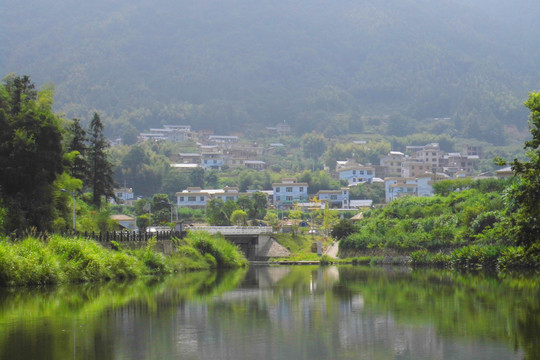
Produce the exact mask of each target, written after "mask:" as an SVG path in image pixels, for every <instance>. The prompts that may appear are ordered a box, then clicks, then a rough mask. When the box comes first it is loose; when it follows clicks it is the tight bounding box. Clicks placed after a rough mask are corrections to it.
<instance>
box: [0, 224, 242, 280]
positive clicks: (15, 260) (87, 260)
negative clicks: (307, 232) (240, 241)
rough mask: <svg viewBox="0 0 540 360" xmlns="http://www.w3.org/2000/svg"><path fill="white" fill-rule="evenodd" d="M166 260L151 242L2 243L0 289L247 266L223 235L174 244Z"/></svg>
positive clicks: (55, 239)
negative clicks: (133, 247) (137, 244)
mask: <svg viewBox="0 0 540 360" xmlns="http://www.w3.org/2000/svg"><path fill="white" fill-rule="evenodd" d="M176 243H177V244H176V247H177V251H176V252H174V253H173V254H171V255H169V256H165V255H163V254H162V253H160V252H157V251H155V250H154V246H155V242H153V241H149V243H148V246H146V247H145V248H142V249H137V250H131V249H123V248H121V247H120V246H119V245H118V244H117V243H115V244H113V245H114V246H113V249H107V248H105V247H103V246H101V245H100V244H98V243H96V242H95V241H91V240H87V239H83V238H65V237H62V236H59V235H52V236H50V237H47V238H40V239H38V238H36V237H31V236H29V237H27V238H25V239H22V240H20V241H15V242H13V241H10V240H8V239H7V238H3V239H0V286H29V285H45V284H60V283H78V282H94V281H109V280H127V279H134V278H139V277H144V276H161V275H166V274H171V273H176V272H182V271H193V270H206V269H213V268H234V267H243V266H247V260H246V258H245V257H244V255H243V254H242V252H241V251H240V250H239V249H238V248H237V247H236V246H234V245H232V244H230V243H229V242H227V241H226V240H225V239H224V238H222V237H219V236H212V235H210V234H207V233H202V232H197V233H192V234H189V235H188V236H187V237H186V238H185V239H183V240H179V239H178V240H177V241H176Z"/></svg>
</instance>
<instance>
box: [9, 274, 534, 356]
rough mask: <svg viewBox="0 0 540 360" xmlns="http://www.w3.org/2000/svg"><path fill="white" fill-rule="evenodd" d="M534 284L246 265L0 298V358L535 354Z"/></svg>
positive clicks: (530, 279) (530, 280)
mask: <svg viewBox="0 0 540 360" xmlns="http://www.w3.org/2000/svg"><path fill="white" fill-rule="evenodd" d="M538 284H539V282H538V277H536V276H523V275H519V276H513V275H504V276H502V275H501V276H490V275H478V274H477V275H471V274H459V273H452V272H448V271H446V272H445V271H430V270H422V271H410V270H408V269H404V268H398V269H373V268H359V267H339V268H338V267H324V268H323V267H311V266H299V267H253V268H251V269H250V270H249V271H248V270H245V269H244V270H240V271H233V272H224V273H208V272H201V273H193V274H182V275H178V276H175V277H170V278H167V279H163V280H159V281H156V280H153V281H149V282H148V281H138V282H133V283H123V284H115V283H107V284H100V285H95V284H94V285H80V286H66V287H60V288H44V289H31V290H28V289H9V290H6V289H4V290H2V292H1V293H0V358H1V359H30V358H33V359H95V358H99V359H105V360H106V359H173V358H174V359H177V358H181V359H349V358H351V359H538V358H539V357H540V352H539V349H540V344H539V338H538V336H537V334H538V333H539V331H540V309H539V306H540V305H539V302H538V293H539V286H538Z"/></svg>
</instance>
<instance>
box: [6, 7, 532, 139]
mask: <svg viewBox="0 0 540 360" xmlns="http://www.w3.org/2000/svg"><path fill="white" fill-rule="evenodd" d="M539 13H540V2H538V1H536V0H501V1H496V0H470V1H464V0H440V1H430V0H381V1H370V0H357V1H352V0H334V1H323V0H309V1H308V0H294V1H293V0H272V1H269V0H261V1H249V0H219V1H218V0H199V1H186V0H175V1H173V0H159V1H148V0H129V1H128V0H117V1H106V0H93V1H80V2H74V1H68V0H56V1H54V2H49V1H44V0H27V1H23V2H22V1H17V0H5V1H3V2H2V5H0V53H1V54H2V56H0V72H1V73H2V74H1V75H2V76H5V75H6V74H7V73H10V72H15V73H18V74H28V75H30V76H31V78H32V80H33V81H35V82H36V83H37V84H38V85H41V84H43V83H44V82H48V81H51V82H53V83H54V84H55V86H56V97H55V99H56V110H57V111H60V112H63V113H65V114H66V115H67V116H68V117H80V118H82V119H83V121H89V119H90V117H91V115H90V114H92V113H93V111H99V112H100V113H101V114H103V120H104V121H105V123H106V125H107V127H106V128H107V131H108V133H109V135H110V136H122V134H123V132H125V131H126V129H129V128H130V126H134V127H136V128H137V129H139V130H143V129H145V128H149V127H151V126H154V127H155V126H159V125H161V124H167V123H182V124H191V125H192V126H193V128H194V129H205V128H213V129H214V130H215V131H216V133H228V132H233V131H236V132H244V133H245V132H249V131H257V130H259V129H263V128H264V127H265V126H271V125H275V124H276V123H278V122H282V121H284V120H286V121H287V122H289V123H290V124H291V125H292V126H293V129H294V130H295V132H297V133H298V134H302V133H304V132H308V131H311V130H317V131H320V132H323V133H325V135H327V136H332V135H338V134H345V133H350V132H355V133H359V132H365V133H369V132H376V133H382V134H388V135H399V136H401V135H407V134H411V133H417V132H431V133H435V134H449V135H452V136H460V137H468V138H477V139H481V140H486V141H489V142H492V143H495V144H502V143H505V142H508V141H509V140H511V139H509V137H512V136H515V134H516V132H515V131H514V130H513V128H517V129H519V130H522V129H523V128H525V127H526V119H527V113H526V111H525V110H524V107H523V106H522V103H523V101H524V100H525V99H526V97H527V93H528V92H529V91H532V90H536V88H538V87H539V85H538V84H539V79H540V70H539V69H538V67H537V64H538V63H539V60H540V53H539V52H538V51H537V49H538V45H540V37H538V36H537V34H538V33H540V23H539V22H538V21H537V20H536V19H535V15H537V14H539ZM433 118H437V120H433ZM448 118H449V119H448ZM128 123H129V124H130V125H129V126H128Z"/></svg>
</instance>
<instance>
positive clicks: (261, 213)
mask: <svg viewBox="0 0 540 360" xmlns="http://www.w3.org/2000/svg"><path fill="white" fill-rule="evenodd" d="M252 201H253V209H254V213H255V214H254V217H253V218H255V219H264V217H265V216H266V210H267V207H268V197H267V196H266V194H265V193H262V192H256V193H254V194H253V197H252Z"/></svg>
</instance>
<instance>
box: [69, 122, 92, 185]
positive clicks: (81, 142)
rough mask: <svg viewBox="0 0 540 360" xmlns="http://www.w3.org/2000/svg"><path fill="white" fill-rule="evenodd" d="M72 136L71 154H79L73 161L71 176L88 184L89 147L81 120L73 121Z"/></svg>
mask: <svg viewBox="0 0 540 360" xmlns="http://www.w3.org/2000/svg"><path fill="white" fill-rule="evenodd" d="M70 130H71V135H72V136H73V138H72V139H71V142H70V143H69V147H68V150H69V151H70V152H72V151H77V152H78V153H79V154H78V155H77V156H76V157H75V158H74V159H73V163H72V164H71V176H73V177H75V178H77V179H80V180H82V181H83V183H86V182H87V181H88V178H89V175H90V174H89V169H88V168H89V166H88V165H89V164H88V160H87V152H88V146H87V145H86V141H87V138H86V131H85V130H84V129H83V128H82V126H81V123H80V121H79V119H73V124H72V125H71V129H70Z"/></svg>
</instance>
